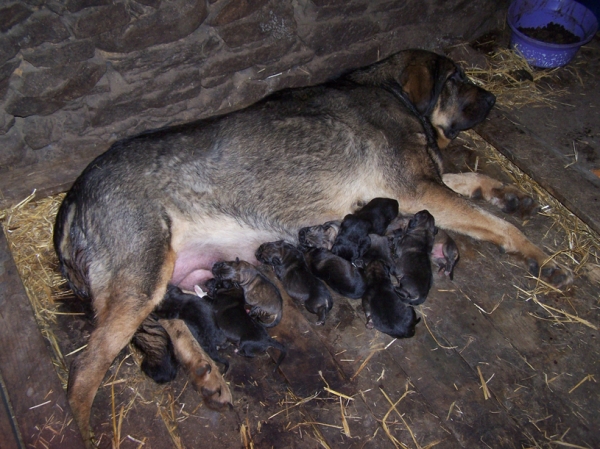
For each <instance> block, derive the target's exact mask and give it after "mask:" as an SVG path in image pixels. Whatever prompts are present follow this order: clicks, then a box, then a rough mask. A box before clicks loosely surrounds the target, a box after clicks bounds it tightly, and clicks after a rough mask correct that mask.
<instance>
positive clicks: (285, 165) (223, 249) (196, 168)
mask: <svg viewBox="0 0 600 449" xmlns="http://www.w3.org/2000/svg"><path fill="white" fill-rule="evenodd" d="M494 101H495V98H494V96H493V95H492V94H490V93H489V92H487V91H485V90H483V89H481V88H479V87H478V86H475V85H474V84H472V83H470V82H469V81H468V80H467V79H466V77H465V75H464V73H463V72H462V71H461V69H460V68H459V67H458V66H457V65H456V64H454V63H453V62H452V61H451V60H449V59H448V58H445V57H443V56H438V55H436V54H434V53H430V52H426V51H403V52H400V53H397V54H395V55H393V56H391V57H389V58H387V59H385V60H383V61H380V62H378V63H376V64H374V65H372V66H369V67H367V68H365V69H360V70H357V71H354V72H352V73H349V74H347V75H345V76H343V77H342V78H340V79H338V80H336V81H332V82H329V83H327V84H323V85H319V86H316V87H309V88H303V89H293V90H287V91H283V92H280V93H277V94H274V95H272V96H270V97H268V98H266V99H265V100H263V101H261V102H259V103H257V104H255V105H253V106H251V107H249V108H247V109H244V110H241V111H238V112H233V113H230V114H227V115H225V116H222V117H218V118H213V119H209V120H203V121H200V122H196V123H191V124H187V125H182V126H177V127H173V128H168V129H162V130H158V131H155V132H151V133H146V134H143V135H140V136H137V137H134V138H130V139H126V140H123V141H120V142H118V143H116V144H114V145H113V146H112V147H111V148H110V149H109V150H108V151H107V152H106V153H104V154H103V155H101V156H99V157H98V158H97V159H96V160H94V161H93V162H92V163H91V164H90V165H89V166H88V167H87V168H86V169H85V170H84V171H83V173H82V174H81V175H80V177H79V178H78V179H77V180H76V181H75V183H74V185H73V187H72V188H71V190H70V191H69V192H68V194H67V196H66V197H65V200H64V201H63V204H62V206H61V207H60V210H59V213H58V216H57V220H56V228H55V234H54V245H55V248H56V251H57V253H58V256H59V260H60V263H61V267H62V271H63V273H64V274H65V276H66V277H67V279H68V280H69V283H70V285H71V286H72V288H73V290H74V291H75V292H76V293H77V294H78V295H79V296H81V297H84V298H91V300H92V301H93V306H94V308H95V311H96V329H95V331H94V332H93V334H92V335H91V337H90V339H89V342H88V346H87V349H86V350H85V351H84V352H82V353H81V354H80V355H79V356H78V357H77V359H76V360H75V361H74V363H73V364H72V367H71V372H70V376H69V385H68V389H69V391H68V395H69V401H70V404H71V407H72V409H73V413H74V415H75V419H76V421H77V423H78V425H79V427H80V428H81V430H82V432H83V435H84V437H85V438H89V436H90V433H89V427H88V425H89V416H90V409H91V406H92V403H93V400H94V396H95V394H96V391H97V389H98V386H99V385H100V383H101V381H102V378H103V376H104V374H105V372H106V371H107V369H108V368H109V366H110V364H111V363H112V361H113V360H114V358H115V357H116V355H117V354H118V353H119V351H120V350H121V349H122V348H123V347H124V346H125V345H126V344H127V342H129V340H130V339H131V338H132V336H133V334H134V333H135V331H136V329H137V328H138V327H139V326H140V324H141V323H142V322H143V321H144V319H145V318H146V317H147V316H148V314H149V313H150V312H151V311H152V310H153V309H154V307H155V306H156V305H157V304H158V303H159V302H160V301H161V299H162V298H163V296H164V294H165V291H166V288H167V283H169V282H171V283H173V284H175V285H178V286H179V287H181V288H184V289H192V288H193V286H194V285H195V284H199V283H203V282H204V281H206V280H207V279H208V278H210V277H211V274H210V269H211V267H212V265H213V264H214V263H215V262H218V261H222V260H232V259H235V258H236V257H239V258H240V259H243V260H248V261H254V260H255V258H254V252H255V251H256V249H257V247H258V246H259V245H260V244H261V243H263V242H269V241H275V240H281V239H284V240H288V241H291V242H296V239H297V235H298V230H299V229H300V228H302V227H305V226H313V225H317V224H320V223H324V222H326V221H329V220H340V219H342V218H343V217H344V216H345V215H346V214H348V213H351V212H353V211H354V210H356V209H357V208H358V206H359V205H363V204H366V203H367V202H368V201H369V200H371V199H372V198H376V197H384V198H394V199H396V200H398V203H399V205H400V212H401V213H402V214H414V213H415V212H417V211H419V210H422V209H427V210H428V211H429V212H430V213H431V214H432V215H433V216H434V217H435V220H436V223H437V224H438V226H440V227H441V228H447V229H452V230H454V231H457V232H460V233H463V234H466V235H469V236H471V237H474V238H477V239H482V240H487V241H490V242H493V243H495V244H496V245H498V246H500V247H502V248H503V249H504V250H505V251H506V252H508V253H513V254H516V255H518V256H520V258H521V260H522V261H524V262H525V264H526V265H527V266H528V268H529V270H530V271H531V272H533V273H535V274H536V275H537V274H540V273H539V271H540V268H539V267H540V266H542V265H543V264H544V262H545V261H546V258H547V256H546V255H545V254H544V252H543V251H542V250H540V249H539V248H538V247H536V246H535V245H533V244H532V243H531V242H530V241H529V240H528V239H527V238H526V237H525V236H524V235H523V234H522V233H521V232H520V231H519V230H518V229H517V228H516V227H514V226H513V225H511V224H509V223H508V222H506V221H505V220H503V219H501V218H497V217H495V216H494V215H492V214H489V213H486V212H484V211H483V210H481V209H480V208H478V207H477V206H475V205H474V204H473V203H472V202H471V201H469V199H467V198H465V196H466V197H471V196H475V195H477V196H479V197H481V196H482V197H483V198H485V199H487V200H488V201H492V202H494V203H495V204H497V205H500V207H504V208H508V207H509V206H514V198H515V193H516V190H515V189H513V188H512V187H507V186H504V185H503V184H502V183H500V182H498V181H495V180H493V179H490V178H487V177H484V176H481V175H477V174H454V175H444V174H443V173H442V156H441V153H440V148H441V149H443V148H444V147H445V146H446V145H447V144H448V143H449V142H450V141H451V139H453V138H454V137H456V135H457V134H458V133H459V132H460V131H462V130H465V129H468V128H471V127H472V126H474V125H475V124H477V123H479V122H481V121H482V120H484V118H485V117H486V115H487V113H488V112H489V110H490V109H491V108H492V106H493V104H494ZM417 115H419V116H420V117H421V118H419V117H417ZM423 123H425V124H430V126H429V127H427V126H424V125H423ZM428 128H429V131H427V129H428ZM433 134H435V135H433ZM461 195H463V196H461ZM517 197H518V198H525V197H524V196H519V195H517ZM509 199H510V201H509ZM509 203H510V204H509ZM541 276H542V277H544V278H545V280H546V281H548V282H550V283H552V284H553V285H556V286H559V287H560V286H564V285H566V284H568V283H569V282H570V281H571V275H570V273H569V272H568V271H567V270H566V269H563V268H561V267H559V266H557V265H556V264H555V263H554V262H549V263H547V264H545V265H544V269H543V270H542V271H541ZM167 330H169V329H167ZM204 356H205V355H203V357H204ZM199 387H201V388H203V387H202V386H201V385H200V386H199ZM225 388H226V385H221V388H217V389H212V390H211V391H209V392H208V393H207V394H205V397H206V398H207V399H208V400H210V401H212V403H213V404H218V403H219V401H222V400H224V399H221V398H222V397H224V398H229V397H230V396H229V395H228V394H223V392H225V393H227V392H226V391H225V390H224V389H225ZM202 391H204V390H202Z"/></svg>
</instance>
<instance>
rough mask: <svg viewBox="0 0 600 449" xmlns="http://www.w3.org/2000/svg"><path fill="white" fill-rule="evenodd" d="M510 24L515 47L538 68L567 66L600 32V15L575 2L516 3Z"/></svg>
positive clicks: (525, 0)
mask: <svg viewBox="0 0 600 449" xmlns="http://www.w3.org/2000/svg"><path fill="white" fill-rule="evenodd" d="M507 21H508V25H509V26H510V27H511V29H512V36H511V47H512V48H514V49H515V50H517V51H519V52H520V53H521V54H522V55H523V56H524V57H525V59H527V60H528V61H529V63H530V64H531V65H533V66H535V67H559V66H563V65H565V64H567V63H568V62H569V61H570V60H571V59H572V58H573V56H575V54H576V53H577V51H578V50H579V48H580V47H581V46H582V45H584V44H586V43H587V42H589V41H590V40H591V39H592V37H594V35H595V34H596V31H598V20H597V19H596V16H595V15H594V14H593V13H592V11H590V10H589V9H588V8H586V7H585V6H583V5H581V4H580V3H577V2H576V1H574V0H515V1H514V2H513V3H512V4H511V5H510V7H509V9H508V17H507Z"/></svg>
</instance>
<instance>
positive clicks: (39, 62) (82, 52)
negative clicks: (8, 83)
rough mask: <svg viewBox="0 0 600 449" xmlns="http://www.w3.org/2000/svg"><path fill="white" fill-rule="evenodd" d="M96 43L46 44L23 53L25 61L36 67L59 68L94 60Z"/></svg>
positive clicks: (86, 41) (88, 41)
mask: <svg viewBox="0 0 600 449" xmlns="http://www.w3.org/2000/svg"><path fill="white" fill-rule="evenodd" d="M94 52H95V47H94V43H93V42H92V41H90V40H76V41H70V42H66V43H64V44H45V45H42V46H40V47H37V48H35V49H29V50H24V51H23V59H25V60H26V61H27V62H29V63H30V64H32V65H33V66H35V67H58V66H63V65H65V64H71V63H73V62H79V61H85V60H87V59H90V58H93V57H94Z"/></svg>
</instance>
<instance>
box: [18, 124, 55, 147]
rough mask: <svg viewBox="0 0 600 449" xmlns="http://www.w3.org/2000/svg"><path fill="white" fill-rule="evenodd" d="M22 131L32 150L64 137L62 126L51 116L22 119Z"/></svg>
mask: <svg viewBox="0 0 600 449" xmlns="http://www.w3.org/2000/svg"><path fill="white" fill-rule="evenodd" d="M21 132H22V133H23V136H24V139H25V143H27V145H29V147H30V148H31V149H32V150H39V149H40V148H44V147H46V146H48V145H50V144H51V143H53V142H57V141H58V140H60V138H61V137H62V132H61V128H60V126H57V123H56V119H55V118H51V117H40V116H33V117H27V118H25V119H23V120H22V123H21Z"/></svg>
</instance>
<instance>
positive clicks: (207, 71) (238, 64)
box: [200, 40, 294, 79]
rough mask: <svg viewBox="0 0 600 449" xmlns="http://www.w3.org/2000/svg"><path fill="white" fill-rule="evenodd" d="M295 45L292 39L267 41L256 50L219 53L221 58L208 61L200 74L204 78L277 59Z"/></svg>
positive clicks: (230, 72)
mask: <svg viewBox="0 0 600 449" xmlns="http://www.w3.org/2000/svg"><path fill="white" fill-rule="evenodd" d="M293 46H294V42H290V41H284V40H280V41H274V42H273V41H266V42H263V43H262V45H260V46H257V47H256V48H255V49H254V51H242V52H236V53H226V54H223V55H219V58H212V59H210V60H208V61H206V64H204V65H203V66H202V67H201V68H200V74H201V76H202V79H204V78H211V77H213V76H221V75H227V74H232V73H235V72H238V71H240V70H244V69H247V68H248V67H252V66H254V65H258V64H265V63H267V62H269V61H275V60H277V59H278V58H280V57H282V56H283V55H285V54H287V53H288V51H289V50H290V49H291V48H292V47H293Z"/></svg>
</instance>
